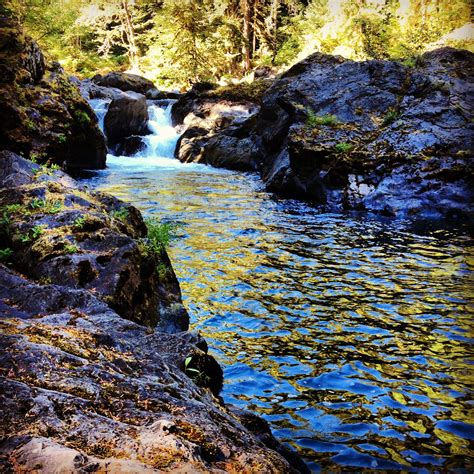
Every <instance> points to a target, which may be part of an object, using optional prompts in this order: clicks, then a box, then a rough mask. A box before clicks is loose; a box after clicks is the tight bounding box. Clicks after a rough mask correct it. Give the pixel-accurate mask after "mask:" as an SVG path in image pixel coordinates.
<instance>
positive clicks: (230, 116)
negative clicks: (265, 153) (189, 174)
mask: <svg viewBox="0 0 474 474" xmlns="http://www.w3.org/2000/svg"><path fill="white" fill-rule="evenodd" d="M257 111H258V106H257V105H256V104H253V103H250V102H248V101H245V100H242V101H240V100H237V101H236V102H232V101H230V100H224V99H222V100H221V99H220V98H218V97H214V96H212V97H208V95H207V94H206V95H203V96H202V95H198V94H197V93H196V92H195V91H194V90H191V91H190V92H189V93H188V94H186V95H185V96H182V97H181V98H180V99H179V100H178V101H177V102H176V103H175V104H173V107H172V118H173V120H174V121H175V122H178V123H182V124H183V125H184V126H185V127H186V129H185V131H184V132H183V133H182V135H181V137H180V139H179V140H178V143H177V145H176V150H175V157H176V158H177V159H179V160H180V161H182V162H184V163H191V162H195V163H207V164H211V165H213V166H216V167H226V168H230V169H235V170H241V171H250V170H255V169H256V168H257V163H256V160H257V156H258V153H257V150H256V147H255V146H254V145H253V143H251V141H250V140H247V142H242V143H239V139H238V138H235V137H232V133H233V130H234V128H233V127H232V126H238V125H240V124H243V123H244V122H246V121H247V120H248V119H249V118H250V117H252V116H253V115H255V113H256V112H257ZM224 130H225V132H224ZM221 132H222V133H221Z"/></svg>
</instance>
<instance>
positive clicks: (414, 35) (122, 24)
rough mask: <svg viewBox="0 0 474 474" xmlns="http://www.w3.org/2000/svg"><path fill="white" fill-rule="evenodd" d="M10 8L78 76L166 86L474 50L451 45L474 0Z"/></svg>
mask: <svg viewBox="0 0 474 474" xmlns="http://www.w3.org/2000/svg"><path fill="white" fill-rule="evenodd" d="M2 9H3V10H4V11H5V12H7V13H9V14H12V12H13V14H14V15H16V16H17V17H18V18H19V19H20V20H21V21H23V22H24V24H25V25H26V27H27V29H28V32H29V33H30V34H31V35H32V36H33V38H34V39H36V40H37V41H39V42H40V44H41V46H43V47H44V49H45V50H46V51H47V52H48V54H50V55H51V58H52V59H56V60H59V61H60V63H61V64H62V65H63V67H65V68H66V70H67V71H68V72H70V73H73V74H78V75H79V76H90V75H92V74H95V73H97V72H100V73H103V72H107V71H110V70H117V69H122V70H125V69H129V70H132V71H133V72H142V73H144V74H146V76H147V77H149V78H150V79H152V80H154V81H157V83H158V85H159V86H161V87H162V86H167V87H187V86H189V85H190V84H193V83H196V82H199V81H203V80H212V81H214V82H219V83H221V84H222V83H227V84H230V83H232V80H233V79H238V80H240V79H242V78H244V77H245V76H246V74H247V72H248V71H249V68H252V67H259V66H278V67H287V66H289V65H291V64H293V63H295V62H296V61H298V60H300V59H302V58H303V57H305V56H307V55H308V54H311V53H312V52H315V51H320V52H323V53H330V54H341V55H343V56H345V57H348V58H351V59H358V60H360V59H401V60H406V61H407V63H408V64H413V61H415V60H414V59H411V58H416V56H417V55H420V54H421V53H423V52H424V51H425V50H427V49H432V48H434V47H436V46H439V45H440V44H441V45H443V44H448V45H449V44H455V45H462V46H463V47H470V46H471V47H472V38H469V37H468V36H466V37H461V39H457V40H454V39H449V38H450V37H449V34H450V33H451V32H453V31H455V30H457V29H459V28H461V27H462V26H463V25H466V24H468V23H469V21H470V14H471V5H470V1H469V0H436V1H434V0H411V1H410V2H406V1H403V2H402V1H400V0H359V1H357V2H356V1H353V0H339V1H337V2H336V1H332V0H242V1H237V0H134V1H132V0H48V1H46V0H7V4H6V5H4V6H3V7H2ZM78 120H79V121H81V120H83V121H85V120H87V118H86V117H83V116H82V117H80V118H79V119H78ZM83 123H84V122H83ZM27 126H34V124H33V123H31V124H30V125H28V124H27Z"/></svg>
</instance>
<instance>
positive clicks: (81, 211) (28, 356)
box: [0, 18, 306, 473]
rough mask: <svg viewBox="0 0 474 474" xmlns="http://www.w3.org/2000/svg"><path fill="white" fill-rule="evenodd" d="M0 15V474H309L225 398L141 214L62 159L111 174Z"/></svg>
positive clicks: (99, 148)
mask: <svg viewBox="0 0 474 474" xmlns="http://www.w3.org/2000/svg"><path fill="white" fill-rule="evenodd" d="M0 23H1V26H2V29H1V31H2V33H1V37H0V55H1V58H2V60H4V61H3V64H2V83H1V84H0V108H1V110H2V117H3V114H4V113H5V117H6V118H7V119H6V120H5V121H4V122H2V124H1V126H0V145H1V148H3V149H4V150H3V151H1V152H0V208H1V212H0V260H1V263H0V315H1V318H0V319H1V321H0V324H1V326H2V328H1V329H2V330H1V335H0V349H1V352H0V386H1V390H0V406H1V407H2V409H1V412H0V425H1V429H0V470H1V471H2V472H3V471H5V472H10V471H12V472H44V473H50V472H68V473H70V472H105V471H107V472H245V471H250V472H274V473H277V472H281V473H286V472H306V468H305V466H304V465H303V464H302V462H301V461H300V460H299V459H298V458H297V457H296V456H295V455H294V454H292V453H291V452H289V451H288V450H287V449H286V448H284V447H283V446H281V445H280V444H279V443H278V442H277V441H276V440H275V438H273V436H272V435H271V432H270V430H269V428H268V425H267V424H266V423H265V422H263V420H260V419H259V418H257V417H255V416H254V415H252V414H250V413H246V412H241V411H238V410H236V409H234V408H232V407H230V406H225V405H224V404H223V402H222V400H221V399H220V398H219V391H220V389H221V387H222V370H221V368H220V367H219V365H218V364H217V362H216V361H215V360H214V358H212V357H211V356H210V355H208V354H207V345H206V343H205V341H203V340H202V339H201V338H200V337H199V335H197V334H193V333H191V332H189V331H188V324H189V318H188V315H187V312H186V310H185V308H184V306H183V305H182V301H181V294H180V289H179V284H178V282H177V280H176V277H175V275H174V272H173V269H172V267H171V264H170V261H169V258H168V256H167V254H166V251H165V250H164V249H163V247H160V246H157V245H152V241H151V240H150V238H149V237H150V236H149V235H148V234H147V227H146V225H145V224H144V221H143V219H142V217H141V215H140V213H139V212H138V211H137V210H136V209H135V208H134V207H133V206H130V205H128V204H126V203H123V202H120V201H119V200H117V199H115V198H113V197H112V196H109V195H105V194H102V193H97V192H95V193H92V192H90V191H89V190H88V189H87V188H85V187H82V186H80V185H79V184H78V183H77V182H75V181H74V180H73V179H72V178H70V177H69V176H68V175H66V174H65V173H63V172H62V171H59V169H58V166H53V167H51V165H61V166H63V167H64V168H65V169H67V170H75V169H78V168H79V169H81V168H101V167H104V166H105V153H106V148H105V138H104V136H103V135H102V133H101V131H100V130H99V128H98V124H97V119H96V117H95V116H94V114H93V112H92V110H91V109H90V107H89V105H88V104H87V102H86V101H85V100H84V99H83V98H82V97H81V95H80V92H79V89H78V88H77V86H76V85H75V84H74V83H73V82H71V81H70V80H69V79H67V78H66V77H65V76H64V73H63V72H62V71H61V69H60V68H59V66H57V65H47V64H45V62H44V58H43V55H42V53H41V51H40V50H39V48H38V47H37V45H36V44H35V43H34V42H32V41H31V39H29V38H28V37H26V36H25V35H24V34H23V32H22V30H21V28H20V27H19V26H18V25H16V24H15V23H13V22H11V20H9V19H7V18H0ZM3 73H5V74H3ZM127 95H130V94H127ZM86 117H87V118H86ZM19 154H22V155H23V156H19ZM26 158H29V159H30V160H28V159H26ZM31 160H33V161H37V162H38V163H39V164H38V163H33V162H32V161H31Z"/></svg>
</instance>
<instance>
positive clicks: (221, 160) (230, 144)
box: [203, 133, 260, 171]
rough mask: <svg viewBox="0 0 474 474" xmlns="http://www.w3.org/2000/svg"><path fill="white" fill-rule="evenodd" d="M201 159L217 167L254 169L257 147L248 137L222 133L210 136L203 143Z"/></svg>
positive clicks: (257, 155)
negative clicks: (241, 137)
mask: <svg viewBox="0 0 474 474" xmlns="http://www.w3.org/2000/svg"><path fill="white" fill-rule="evenodd" d="M203 158H204V159H203V161H204V162H205V163H206V164H208V165H212V166H215V167H217V168H227V169H231V170H236V171H256V170H257V168H258V162H259V158H260V156H259V153H258V149H257V147H256V146H255V144H254V142H253V141H252V140H251V139H250V138H244V139H240V138H236V137H232V136H229V135H226V134H224V133H220V134H218V135H216V136H214V137H212V138H211V139H210V140H209V141H208V142H207V143H206V145H205V148H204V153H203Z"/></svg>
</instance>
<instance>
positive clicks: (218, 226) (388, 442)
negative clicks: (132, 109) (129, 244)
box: [89, 157, 474, 472]
mask: <svg viewBox="0 0 474 474" xmlns="http://www.w3.org/2000/svg"><path fill="white" fill-rule="evenodd" d="M109 163H110V164H109V165H110V168H109V170H107V171H104V172H100V173H99V174H98V175H97V176H96V177H95V178H92V179H90V180H89V185H91V186H93V187H95V188H99V189H102V190H105V191H108V192H110V193H112V194H114V195H116V196H118V197H120V198H123V199H125V200H127V201H131V202H132V203H133V204H135V205H136V206H137V207H139V208H140V209H141V210H142V211H144V212H145V214H148V215H157V216H159V217H161V218H164V219H172V220H175V221H179V222H181V223H182V227H181V234H182V235H181V237H180V238H179V239H177V240H176V241H174V242H173V244H172V246H171V249H170V254H171V257H172V261H173V266H174V268H175V271H176V273H177V276H178V278H179V281H180V283H181V288H182V290H183V297H184V302H185V304H186V306H187V308H188V310H189V312H190V314H191V317H192V323H193V326H194V328H195V329H198V330H199V331H201V333H202V334H203V335H204V336H205V337H206V339H207V340H208V342H209V345H210V347H211V348H212V349H211V353H213V354H214V355H215V356H216V357H217V359H218V360H219V361H220V362H221V363H222V364H223V365H224V367H225V379H226V385H225V388H224V393H223V395H224V398H225V400H226V401H227V402H230V403H234V404H237V405H240V406H241V407H244V408H249V409H251V410H253V411H256V412H258V413H260V414H261V415H262V416H263V417H264V418H265V419H266V420H267V421H268V422H269V423H270V424H271V426H272V429H273V432H274V433H275V435H276V436H277V437H278V438H279V439H280V440H283V441H284V442H288V443H289V444H291V445H293V446H294V447H296V448H297V449H298V450H299V452H300V453H301V454H302V455H303V456H304V458H305V460H306V461H307V463H308V465H309V466H310V468H311V469H312V470H314V471H315V472H318V471H320V470H325V471H334V470H338V469H341V468H349V470H355V471H357V470H359V471H360V470H361V469H362V468H369V469H374V470H388V469H396V470H400V469H404V470H407V471H415V472H431V471H433V470H437V471H440V472H445V471H446V470H452V469H455V468H458V469H460V472H471V471H472V469H473V467H474V450H473V441H474V430H473V426H472V425H471V424H470V422H472V413H473V411H472V408H473V401H472V393H473V392H472V381H473V378H472V368H473V367H472V360H473V358H472V329H473V323H472V319H473V313H474V306H473V301H474V298H473V291H472V288H473V280H474V279H473V273H472V270H473V266H474V259H473V253H472V248H473V241H472V240H470V239H469V237H468V234H467V231H466V230H463V229H461V230H457V231H454V230H439V229H438V230H436V229H433V230H430V229H429V228H423V229H422V231H420V230H419V229H418V230H414V229H413V228H412V227H411V226H410V225H409V224H408V223H404V222H400V221H390V220H380V219H376V218H371V217H368V216H354V215H352V216H351V215H347V214H322V213H319V212H318V211H317V210H316V209H313V208H310V207H308V206H306V205H305V204H303V203H300V202H295V201H284V200H276V199H274V198H272V196H270V195H269V194H267V193H266V192H264V190H263V188H262V186H261V184H260V182H259V180H258V179H257V177H256V176H254V175H247V174H239V173H234V172H229V171H223V170H216V169H212V168H208V167H204V166H202V165H181V164H179V163H177V162H175V161H172V160H170V159H167V158H146V157H145V158H112V159H109Z"/></svg>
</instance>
